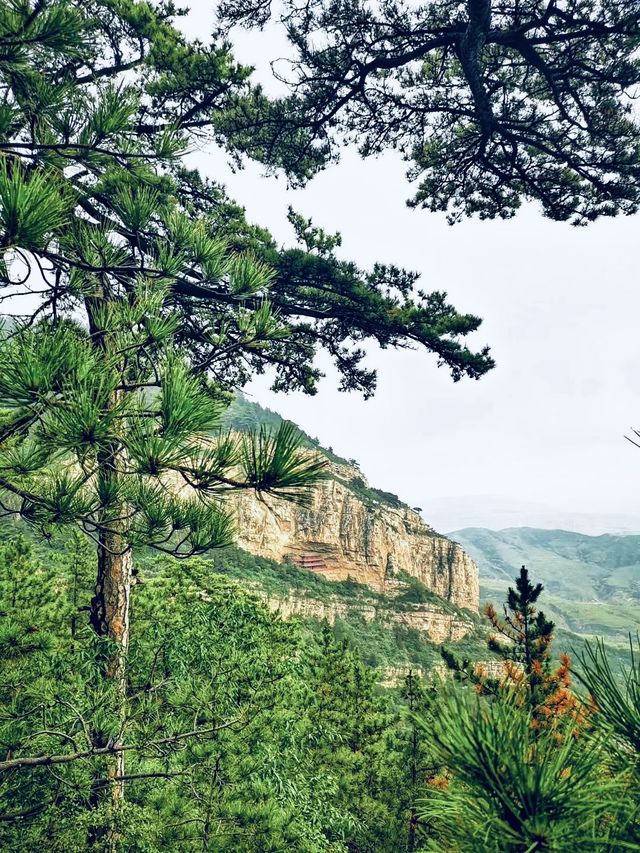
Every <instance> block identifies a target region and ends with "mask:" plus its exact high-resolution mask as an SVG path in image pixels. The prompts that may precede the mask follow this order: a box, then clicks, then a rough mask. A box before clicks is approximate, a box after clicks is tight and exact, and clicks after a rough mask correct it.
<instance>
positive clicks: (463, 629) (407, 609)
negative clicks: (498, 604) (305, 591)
mask: <svg viewBox="0 0 640 853" xmlns="http://www.w3.org/2000/svg"><path fill="white" fill-rule="evenodd" d="M256 591H257V592H258V594H260V593H259V591H258V590H256ZM263 597H264V600H265V602H266V604H267V606H268V607H269V608H270V609H271V610H274V611H276V612H278V613H280V615H281V616H282V618H283V619H287V618H290V617H292V616H300V617H302V618H313V619H318V620H320V621H322V620H326V621H327V622H328V623H329V624H330V625H333V624H334V622H335V620H336V619H337V618H344V617H345V616H347V615H349V614H351V615H353V614H354V613H355V614H357V615H358V616H360V618H362V619H363V620H364V621H365V622H372V621H373V620H374V619H379V620H380V621H382V622H387V623H388V622H396V623H399V624H401V625H406V626H407V627H408V628H413V629H414V630H416V631H419V632H420V633H421V634H425V635H426V636H427V637H428V638H429V639H430V640H431V641H432V642H434V643H446V642H450V641H454V642H455V641H456V640H461V639H462V638H463V637H466V636H467V634H469V633H470V632H471V631H472V630H473V627H474V626H473V622H472V621H471V619H468V620H467V619H464V618H462V617H459V616H455V615H451V614H449V613H445V612H444V611H443V610H440V609H439V608H437V607H434V606H431V605H425V604H405V605H404V606H403V607H402V609H396V608H386V607H380V606H377V605H376V604H374V603H373V602H372V603H370V604H367V603H365V602H354V603H353V604H350V603H349V604H347V603H345V602H344V601H341V600H339V599H329V600H328V601H320V600H319V599H315V598H305V597H298V596H295V595H291V594H290V595H288V596H287V597H286V598H275V597H270V596H263Z"/></svg>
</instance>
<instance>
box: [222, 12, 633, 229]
mask: <svg viewBox="0 0 640 853" xmlns="http://www.w3.org/2000/svg"><path fill="white" fill-rule="evenodd" d="M218 11H219V15H220V17H221V19H222V21H223V22H224V23H225V24H226V25H227V26H229V27H231V26H233V25H234V24H238V23H241V24H244V25H246V26H258V27H263V26H265V24H266V23H267V22H268V21H269V19H270V18H272V17H273V18H274V19H275V20H277V21H279V23H280V24H281V26H282V29H283V31H284V33H285V34H286V36H287V37H288V40H289V45H290V51H289V54H288V57H289V63H288V70H287V73H286V75H284V79H285V82H286V83H287V84H288V88H289V91H288V93H287V95H285V96H284V97H283V98H281V99H280V100H279V101H277V102H276V103H275V104H272V103H269V102H268V101H267V100H266V99H265V98H255V99H254V102H253V103H252V104H251V105H250V106H248V107H247V109H245V110H244V111H237V112H235V113H234V114H232V115H229V116H227V121H226V123H225V129H227V131H228V132H229V134H230V137H231V140H232V141H233V142H235V144H236V145H237V146H238V147H240V148H241V149H244V150H247V149H248V150H249V151H250V152H251V153H252V155H253V156H255V157H258V158H260V159H263V160H264V159H267V160H269V159H271V160H273V158H274V154H275V158H276V162H277V163H278V164H279V165H282V166H283V167H285V168H287V169H288V170H289V172H290V173H291V174H292V175H293V176H295V178H297V179H298V180H300V181H304V180H305V179H307V178H308V177H309V174H310V173H312V172H313V171H317V170H318V169H320V168H322V167H323V166H324V165H325V164H326V163H327V162H328V161H331V160H332V159H335V158H336V157H337V156H338V152H339V150H340V148H342V146H344V145H345V144H353V145H356V146H357V147H358V149H359V151H360V153H361V155H362V156H364V157H368V156H375V155H378V154H381V153H382V152H384V151H387V150H394V151H398V152H400V154H401V155H402V157H403V158H404V159H405V160H406V161H408V163H409V164H410V166H409V171H408V178H409V180H411V181H414V182H417V189H416V191H415V194H414V196H413V199H412V200H411V201H410V204H411V205H412V206H416V207H417V206H420V207H424V208H427V209H428V210H431V211H445V212H447V213H448V214H449V219H450V221H453V222H456V221H459V220H460V219H462V218H463V217H464V216H473V215H477V216H479V217H480V218H482V219H486V218H494V217H503V218H508V217H511V216H513V215H514V214H515V213H516V211H517V210H518V208H519V207H520V205H521V204H522V202H523V201H525V200H531V199H535V200H537V201H539V202H540V204H541V206H542V208H543V210H544V213H545V215H546V216H548V217H550V218H552V219H557V220H567V219H571V220H572V221H573V222H574V223H585V222H589V221H591V220H593V219H596V218H597V217H598V216H613V215H615V214H617V213H620V212H622V213H627V214H628V213H634V212H635V211H636V210H637V209H638V203H639V201H640V184H639V177H640V168H639V157H638V145H637V139H638V122H637V116H636V115H635V114H634V113H633V111H632V110H631V109H630V107H629V103H628V99H629V98H630V97H633V94H634V91H635V87H636V86H637V84H638V80H639V71H638V65H637V61H636V60H637V50H638V44H639V41H640V31H639V30H638V19H637V9H636V8H635V7H634V6H633V5H630V4H629V3H626V2H624V0H610V2H607V3H600V2H597V0H581V2H577V0H575V2H574V0H567V2H566V3H563V4H562V5H561V6H558V5H557V4H555V3H551V5H548V4H544V3H541V2H527V3H523V2H520V0H505V2H502V3H500V4H496V3H491V2H488V0H487V2H469V3H466V4H459V3H454V2H433V3H429V4H411V3H405V2H403V0H386V2H381V3H369V2H366V0H308V2H305V3H303V4H300V3H298V2H297V0H284V2H282V3H279V4H274V3H271V2H270V0H226V2H222V3H221V4H220V8H219V10H218ZM568 57H571V62H570V63H568V62H567V60H568ZM301 139H304V140H305V143H306V144H305V145H303V146H301V144H300V143H301Z"/></svg>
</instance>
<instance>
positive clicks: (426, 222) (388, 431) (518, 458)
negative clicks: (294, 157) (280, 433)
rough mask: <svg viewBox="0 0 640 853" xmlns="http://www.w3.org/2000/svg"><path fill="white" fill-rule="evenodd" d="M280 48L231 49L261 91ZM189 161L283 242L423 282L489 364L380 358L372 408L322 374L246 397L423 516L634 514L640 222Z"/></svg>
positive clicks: (348, 169) (202, 27)
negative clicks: (302, 237) (500, 213)
mask: <svg viewBox="0 0 640 853" xmlns="http://www.w3.org/2000/svg"><path fill="white" fill-rule="evenodd" d="M192 5H193V6H194V7H195V12H194V14H192V16H191V17H190V19H189V21H188V22H187V24H186V25H187V26H188V28H189V29H190V30H191V31H192V32H194V33H199V34H200V35H201V36H202V35H204V33H206V32H207V31H208V29H209V21H210V20H211V16H210V12H209V10H210V6H209V4H204V3H202V2H196V3H193V4H192ZM279 50H280V44H279V41H278V39H277V37H276V36H275V35H274V34H273V32H272V31H267V33H265V34H260V35H258V34H248V35H247V34H244V33H243V34H241V35H239V36H238V39H237V48H236V54H237V57H238V58H239V59H240V60H242V61H244V62H247V63H250V64H256V65H257V66H258V67H259V68H260V74H261V78H262V79H266V77H265V75H266V71H265V68H266V62H265V60H266V59H267V58H272V57H275V56H277V55H278V52H279ZM194 160H195V161H196V162H197V164H198V165H199V166H200V168H202V169H203V171H206V172H207V173H208V174H209V175H211V176H212V177H214V178H216V179H218V180H221V181H223V182H225V183H226V184H227V186H228V188H229V191H230V195H231V196H232V197H233V198H235V199H236V200H237V201H239V202H240V203H242V204H243V205H245V207H246V209H247V214H248V217H249V219H251V220H253V221H255V222H258V223H260V224H261V225H265V226H267V227H268V228H269V229H270V230H271V231H272V233H273V234H274V235H275V236H276V238H277V239H278V240H281V241H282V242H283V243H285V242H288V243H290V242H291V237H292V235H291V229H290V227H289V225H288V223H287V221H286V211H287V207H288V205H289V204H291V205H293V207H294V208H295V209H296V210H298V211H299V212H301V213H303V214H304V215H305V216H312V217H313V218H314V220H315V221H316V223H317V224H318V225H321V226H322V227H324V228H325V229H326V230H329V231H340V232H341V233H342V236H343V245H342V250H341V251H342V254H343V256H344V257H346V258H350V259H353V260H355V261H357V262H358V263H359V264H361V265H362V266H370V265H371V264H373V262H374V261H377V260H379V261H383V262H387V263H395V264H397V265H399V266H404V267H407V268H409V269H415V270H417V271H420V272H421V273H422V280H421V286H422V287H423V288H424V289H427V290H429V289H443V290H446V291H447V292H448V294H449V297H450V300H451V301H452V302H453V304H454V305H455V306H456V307H457V308H458V309H459V310H462V311H469V312H472V313H476V314H479V315H480V316H481V317H483V318H484V323H483V325H482V327H481V329H480V331H479V333H477V334H476V336H475V339H474V340H473V343H474V344H475V345H477V346H481V345H483V344H485V343H488V344H490V345H491V347H492V351H493V355H494V357H495V359H496V361H497V367H496V368H495V370H494V371H492V372H491V373H490V374H488V375H487V376H486V377H485V378H483V379H481V380H480V381H478V382H473V381H471V380H462V381H461V382H459V383H457V384H454V383H453V382H452V381H451V379H450V378H449V375H448V373H447V372H446V371H445V370H443V369H437V368H436V365H435V358H434V357H432V356H429V355H428V354H426V353H425V352H406V351H404V352H394V351H385V352H379V351H375V350H372V352H371V363H372V364H374V365H375V366H376V367H377V368H378V369H379V385H378V392H377V394H376V396H375V397H374V398H373V399H372V400H369V401H366V402H365V401H363V399H362V397H360V396H359V395H355V394H348V395H347V394H343V393H339V392H338V391H337V390H336V387H337V381H336V379H335V376H334V375H332V373H331V372H330V371H329V372H328V375H327V378H326V379H325V380H324V382H323V383H322V384H321V388H320V391H319V393H318V394H317V395H316V396H315V397H306V396H305V395H302V394H293V395H282V394H278V395H275V394H273V393H271V392H270V391H269V390H268V383H267V382H265V381H256V382H254V383H253V385H252V386H251V388H250V389H248V390H249V391H250V393H251V394H252V395H253V396H254V399H256V400H258V401H259V402H260V403H262V404H263V405H267V406H269V407H270V408H274V409H276V410H278V411H279V412H280V413H281V414H282V415H284V416H285V417H288V418H291V419H292V420H294V421H296V422H297V423H298V424H300V426H302V427H303V428H304V429H305V430H306V431H308V432H309V433H311V434H312V435H314V436H317V437H319V438H320V440H321V441H322V442H323V444H325V445H331V446H332V447H333V448H334V450H336V451H337V452H339V453H340V454H342V455H344V456H347V457H355V458H356V459H358V460H359V461H360V463H361V467H362V470H363V471H364V473H365V474H366V475H367V476H368V478H369V479H370V481H371V482H372V483H373V484H374V485H376V486H379V487H381V488H384V489H387V490H389V491H393V492H396V493H397V494H399V495H400V496H401V497H402V498H403V499H404V500H406V501H408V502H409V503H411V504H417V505H419V506H421V507H423V508H424V515H425V518H426V519H427V520H429V517H430V512H429V510H430V507H432V509H433V512H434V513H436V512H439V508H440V507H442V506H443V505H450V504H451V502H449V503H447V502H446V501H444V502H443V499H445V498H447V497H448V496H467V497H468V498H469V499H470V501H467V502H466V503H467V505H470V506H471V507H472V511H471V517H473V506H475V505H477V507H478V524H479V525H481V524H483V523H485V522H483V521H482V507H483V505H484V504H486V503H487V500H486V498H484V497H482V496H486V495H493V496H500V497H501V498H502V499H503V503H504V499H506V503H507V504H509V502H510V501H513V502H514V505H515V503H516V502H526V503H527V504H528V503H530V502H536V503H541V504H545V505H549V506H552V507H554V508H556V509H557V510H559V511H563V512H590V513H625V514H631V515H635V516H639V517H640V491H639V488H638V487H639V485H640V450H636V449H634V448H633V447H632V446H631V445H630V444H629V443H628V442H627V441H625V440H624V439H623V434H624V433H625V432H628V431H629V427H630V426H632V425H639V426H640V404H639V403H640V401H639V397H640V394H639V388H638V372H639V366H640V341H639V337H638V320H639V317H640V289H639V288H638V274H637V266H638V262H637V246H638V239H637V237H638V226H639V220H638V217H633V218H626V219H621V218H618V219H614V220H607V221H605V220H602V221H599V222H596V223H595V224H593V225H591V226H589V227H588V228H581V229H576V228H573V227H571V226H570V225H565V224H561V223H555V222H550V221H548V220H545V219H543V218H542V216H541V215H540V213H539V211H538V209H537V208H536V207H535V206H530V207H527V208H525V209H523V210H522V211H521V212H520V214H519V215H518V216H517V217H516V218H515V219H514V220H511V221H509V222H500V221H494V222H479V221H467V222H464V223H463V224H461V225H457V226H453V227H451V226H449V225H447V224H446V222H445V220H444V217H443V216H442V215H439V214H430V213H427V212H424V211H414V210H409V209H408V208H407V207H406V206H405V199H406V198H407V197H409V195H410V194H411V193H410V189H409V186H408V184H407V181H406V179H405V177H404V166H403V164H402V163H401V162H400V161H399V159H398V158H396V157H395V156H393V155H389V156H385V157H382V158H380V159H377V160H369V161H366V162H363V161H361V160H360V159H359V157H358V156H357V155H356V154H355V153H353V152H347V153H345V156H344V157H343V160H342V162H341V163H340V164H339V165H338V166H334V167H331V168H329V169H328V170H327V171H325V172H324V173H322V174H320V175H319V176H318V177H316V178H314V180H313V181H312V182H311V183H310V184H309V185H308V187H307V188H305V189H304V190H298V191H288V190H287V188H286V182H285V181H284V179H282V178H280V179H276V178H266V177H264V176H263V175H262V170H261V169H260V168H259V167H256V166H255V165H250V166H249V168H247V169H246V170H245V171H243V172H240V173H238V174H235V175H233V174H231V173H230V171H229V169H228V168H227V167H226V165H225V162H224V158H223V157H221V156H220V155H219V154H218V153H215V152H200V153H199V154H198V155H197V156H195V157H194ZM474 498H475V503H474ZM467 509H468V506H467ZM468 515H469V512H467V516H468ZM525 515H526V513H525ZM441 516H442V513H440V515H439V516H438V525H437V526H439V527H440V528H441V529H451V528H453V527H457V526H458V524H457V518H455V517H454V516H455V513H453V514H452V515H451V516H450V518H449V517H447V515H446V513H445V515H444V516H442V517H441ZM519 523H528V522H527V519H526V517H523V518H521V519H520V521H519ZM530 523H532V524H535V520H534V519H533V516H532V520H531V522H530Z"/></svg>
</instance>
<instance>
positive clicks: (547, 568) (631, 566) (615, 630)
mask: <svg viewBox="0 0 640 853" xmlns="http://www.w3.org/2000/svg"><path fill="white" fill-rule="evenodd" d="M450 535H451V538H453V539H455V540H456V541H457V542H459V543H460V544H461V545H462V547H463V548H464V549H465V550H466V551H467V552H468V553H469V554H470V555H471V556H472V557H473V559H474V560H475V561H476V562H477V563H478V566H479V568H480V594H481V597H482V599H483V600H485V601H487V600H493V601H495V600H501V599H502V597H503V594H504V591H505V590H506V588H507V587H508V585H509V581H510V580H511V579H512V578H513V577H514V575H515V574H516V572H517V570H518V568H519V567H520V566H522V565H526V566H527V567H528V568H529V570H530V572H531V574H532V576H533V577H534V578H535V579H536V580H539V581H541V582H542V583H543V584H544V586H545V593H544V609H545V611H546V612H548V614H549V615H550V616H552V617H553V619H554V620H555V621H556V623H557V625H558V626H559V627H560V628H562V629H564V630H566V631H571V632H573V633H575V634H577V635H578V636H579V637H591V636H594V635H602V636H604V637H605V638H606V640H607V642H608V643H609V644H610V645H612V646H617V647H624V646H625V645H626V643H627V637H628V633H629V631H635V630H637V627H638V625H639V624H640V536H611V535H603V536H587V535H584V534H582V533H572V532H569V531H566V530H538V529H535V528H529V527H516V528H508V529H506V530H497V531H496V530H486V529H484V528H466V529H464V530H457V531H455V532H454V533H451V534H450Z"/></svg>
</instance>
